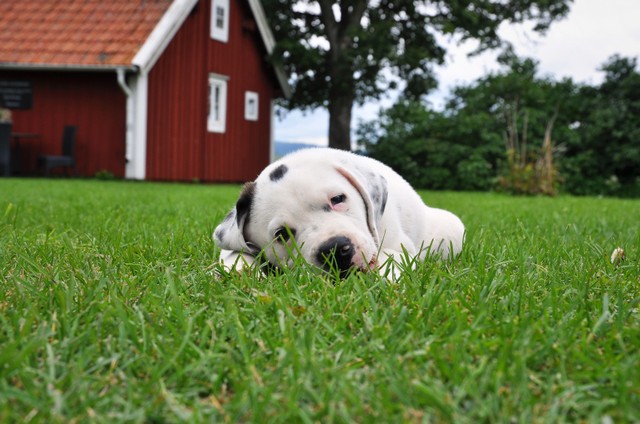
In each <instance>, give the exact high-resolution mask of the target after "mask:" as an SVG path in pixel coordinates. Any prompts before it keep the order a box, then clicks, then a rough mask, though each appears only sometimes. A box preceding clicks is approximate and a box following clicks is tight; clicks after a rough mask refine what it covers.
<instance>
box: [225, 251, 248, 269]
mask: <svg viewBox="0 0 640 424" xmlns="http://www.w3.org/2000/svg"><path fill="white" fill-rule="evenodd" d="M255 261H256V258H255V257H253V256H251V255H249V254H247V253H244V252H237V251H235V250H222V251H221V252H220V262H221V263H222V266H223V267H224V269H225V270H226V271H227V272H231V271H238V272H240V271H242V270H243V269H244V268H245V267H250V266H251V265H253V263H254V262H255Z"/></svg>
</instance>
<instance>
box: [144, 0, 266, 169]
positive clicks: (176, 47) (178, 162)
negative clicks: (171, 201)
mask: <svg viewBox="0 0 640 424" xmlns="http://www.w3.org/2000/svg"><path fill="white" fill-rule="evenodd" d="M210 7H211V1H210V0H201V1H200V2H199V3H198V4H197V6H196V7H195V9H194V11H193V12H192V13H191V15H190V16H189V18H188V19H187V20H186V22H185V23H184V25H183V26H182V28H181V29H180V30H179V31H178V33H177V34H176V36H175V38H174V39H173V40H172V42H171V43H170V45H169V46H168V47H167V49H166V51H165V53H164V54H163V55H162V57H161V58H160V59H159V60H158V62H157V63H156V65H155V66H154V67H153V69H152V70H151V72H150V74H149V108H148V122H149V125H148V132H147V178H148V179H155V180H193V179H199V180H203V181H247V180H253V179H254V178H255V177H256V176H257V174H258V173H259V172H260V171H261V170H262V168H264V167H265V166H266V165H267V164H268V163H269V141H270V137H271V99H272V98H273V97H274V95H275V93H274V84H275V82H274V79H273V78H274V77H273V76H272V71H271V69H270V67H269V65H268V64H267V62H266V60H265V57H266V52H265V50H264V47H263V44H262V41H261V39H260V34H259V32H258V30H257V26H256V25H255V22H254V21H253V16H252V14H251V12H250V10H249V9H248V6H247V5H246V4H245V2H244V1H243V0H240V1H231V2H230V7H231V10H230V22H229V42H228V43H221V42H219V41H215V40H212V39H211V38H210V36H209V25H210V22H209V19H210V18H209V17H210ZM210 72H213V73H217V74H222V75H227V76H229V80H228V82H227V84H228V86H227V90H228V91H227V122H226V131H225V133H224V134H219V133H209V132H208V131H207V113H208V95H209V73H210ZM245 91H254V92H257V93H258V94H259V108H260V109H259V113H258V116H259V120H258V121H256V122H253V121H246V120H245V119H244V96H245Z"/></svg>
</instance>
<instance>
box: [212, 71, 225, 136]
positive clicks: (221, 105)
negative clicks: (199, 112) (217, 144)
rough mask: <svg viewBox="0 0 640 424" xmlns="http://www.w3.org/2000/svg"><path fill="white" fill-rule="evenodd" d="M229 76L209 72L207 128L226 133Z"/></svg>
mask: <svg viewBox="0 0 640 424" xmlns="http://www.w3.org/2000/svg"><path fill="white" fill-rule="evenodd" d="M228 80H229V77H227V76H225V75H220V74H209V114H208V116H207V130H208V131H209V132H217V133H224V132H225V130H226V123H227V81H228Z"/></svg>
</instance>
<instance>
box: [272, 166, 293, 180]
mask: <svg viewBox="0 0 640 424" xmlns="http://www.w3.org/2000/svg"><path fill="white" fill-rule="evenodd" d="M288 170H289V168H287V166H286V165H280V166H279V167H277V168H276V169H274V170H273V171H271V174H269V179H270V180H271V181H278V180H280V179H281V178H282V177H284V174H286V173H287V171H288Z"/></svg>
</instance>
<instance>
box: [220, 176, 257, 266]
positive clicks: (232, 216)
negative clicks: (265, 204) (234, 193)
mask: <svg viewBox="0 0 640 424" xmlns="http://www.w3.org/2000/svg"><path fill="white" fill-rule="evenodd" d="M255 189H256V183H254V182H251V183H247V184H245V185H244V187H242V191H241V193H240V198H239V199H238V201H237V202H236V206H235V207H234V208H233V209H231V212H229V213H228V214H227V216H226V217H225V218H224V220H223V221H222V222H221V223H220V224H219V225H218V226H217V227H216V229H215V231H214V232H213V240H214V241H215V243H216V244H217V245H218V246H220V247H221V248H222V249H225V250H233V251H236V252H246V253H249V254H255V253H257V251H258V249H257V247H256V246H254V245H252V244H251V243H247V241H246V240H245V238H244V224H245V222H247V219H249V215H250V214H251V206H252V204H253V196H254V192H255Z"/></svg>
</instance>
